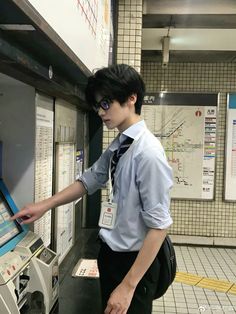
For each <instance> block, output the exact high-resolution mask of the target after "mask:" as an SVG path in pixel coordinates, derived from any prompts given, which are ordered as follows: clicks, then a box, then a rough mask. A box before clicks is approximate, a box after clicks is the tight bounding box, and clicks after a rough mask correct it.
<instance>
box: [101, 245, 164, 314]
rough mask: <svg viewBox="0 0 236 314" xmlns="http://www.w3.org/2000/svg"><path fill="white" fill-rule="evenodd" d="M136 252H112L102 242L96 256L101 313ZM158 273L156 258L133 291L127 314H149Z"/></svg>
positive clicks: (133, 259)
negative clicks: (101, 305)
mask: <svg viewBox="0 0 236 314" xmlns="http://www.w3.org/2000/svg"><path fill="white" fill-rule="evenodd" d="M137 255H138V252H114V251H112V250H111V249H110V247H109V246H108V245H107V244H105V243H104V242H102V243H101V248H100V252H99V255H98V268H99V273H100V284H101V295H102V304H103V312H104V310H105V308H106V305H107V301H108V299H109V297H110V294H111V293H112V291H113V290H114V289H115V288H116V287H117V286H118V285H119V284H120V283H121V281H122V279H123V278H124V277H125V275H126V274H127V272H128V271H129V269H130V268H131V266H132V264H133V263H134V261H135V259H136V257H137ZM159 273H160V264H159V261H158V259H157V258H155V260H154V261H153V263H152V265H151V266H150V268H149V269H148V270H147V272H146V273H145V275H144V276H143V278H142V279H141V281H140V282H139V284H138V285H137V287H136V289H135V293H134V296H133V299H132V301H131V304H130V307H129V310H128V312H127V313H128V314H151V313H152V301H153V295H154V292H155V289H156V286H157V281H158V278H159Z"/></svg>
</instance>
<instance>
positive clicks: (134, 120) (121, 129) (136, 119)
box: [118, 114, 141, 133]
mask: <svg viewBox="0 0 236 314" xmlns="http://www.w3.org/2000/svg"><path fill="white" fill-rule="evenodd" d="M139 121H141V117H140V115H138V114H134V115H132V116H131V117H130V119H129V120H127V121H126V122H125V123H123V124H122V125H121V126H119V127H118V131H119V132H120V133H123V132H124V131H125V130H127V129H128V128H129V127H131V125H133V124H136V123H137V122H139Z"/></svg>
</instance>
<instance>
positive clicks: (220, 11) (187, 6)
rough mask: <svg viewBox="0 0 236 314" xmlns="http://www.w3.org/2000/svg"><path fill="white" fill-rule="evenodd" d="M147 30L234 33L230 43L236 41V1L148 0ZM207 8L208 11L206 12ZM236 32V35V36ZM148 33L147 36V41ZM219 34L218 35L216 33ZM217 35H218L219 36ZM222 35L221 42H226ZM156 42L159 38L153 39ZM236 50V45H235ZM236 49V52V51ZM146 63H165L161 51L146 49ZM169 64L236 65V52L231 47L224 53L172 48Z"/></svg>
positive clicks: (145, 15) (145, 16) (223, 48)
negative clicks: (230, 63)
mask: <svg viewBox="0 0 236 314" xmlns="http://www.w3.org/2000/svg"><path fill="white" fill-rule="evenodd" d="M144 8H146V9H144V14H143V25H142V27H143V30H148V29H157V30H159V31H160V29H165V30H166V32H167V30H168V29H169V30H170V37H171V31H172V30H173V29H182V30H183V32H184V30H187V31H189V30H191V29H199V30H201V32H202V31H203V30H204V31H206V32H207V31H208V30H209V29H211V30H216V31H217V30H232V36H231V37H230V38H229V41H232V40H234V41H235V38H236V0H222V1H219V0H214V1H213V0H205V1H203V0H197V1H196V0H188V1H184V0H175V1H173V0H144ZM203 9H205V12H204V13H203V11H204V10H203ZM234 31H235V33H234ZM145 34H146V33H145V32H144V34H143V39H144V36H146V35H145ZM216 34H217V33H216ZM216 36H217V35H216ZM222 39H223V38H221V37H220V35H218V38H217V39H216V40H218V42H219V43H220V42H223V41H222ZM224 39H225V38H224ZM149 40H150V41H151V40H152V41H153V42H155V40H157V39H156V38H149ZM235 47H236V45H235ZM235 50H236V49H235ZM142 60H150V61H160V62H161V61H162V50H161V49H155V47H154V48H151V49H142ZM169 62H236V51H232V49H229V48H228V47H227V46H225V47H221V49H220V50H210V49H204V47H200V46H199V49H197V50H191V49H189V50H185V49H182V50H181V49H180V50H176V49H173V50H172V49H171V45H170V54H169Z"/></svg>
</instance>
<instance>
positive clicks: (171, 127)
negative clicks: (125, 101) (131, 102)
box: [142, 92, 218, 200]
mask: <svg viewBox="0 0 236 314" xmlns="http://www.w3.org/2000/svg"><path fill="white" fill-rule="evenodd" d="M217 104H218V94H196V93H195V94H193V93H183V94H182V93H164V92H162V93H147V94H146V95H145V97H144V106H143V109H142V116H143V118H144V120H145V122H146V124H147V127H148V128H149V130H150V131H151V132H152V133H153V134H154V135H155V136H156V137H157V138H158V139H159V140H160V141H161V143H162V145H163V147H164V149H165V152H166V156H167V159H168V162H169V164H170V166H171V167H172V169H173V175H174V186H173V188H172V192H171V197H172V198H176V199H197V200H201V199H202V200H204V199H205V200H212V199H213V198H214V186H215V155H216V125H217Z"/></svg>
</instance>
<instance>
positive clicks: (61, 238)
mask: <svg viewBox="0 0 236 314" xmlns="http://www.w3.org/2000/svg"><path fill="white" fill-rule="evenodd" d="M56 165H57V166H56V178H57V182H56V192H58V191H61V190H63V189H64V188H66V187H67V186H69V185H70V184H71V183H73V182H74V180H75V145H74V144H70V143H68V144H67V143H64V144H62V143H60V144H57V145H56ZM73 233H74V203H69V204H65V205H63V206H59V207H58V208H57V209H56V252H57V253H58V254H59V262H61V261H62V260H63V258H64V257H65V256H66V254H67V253H68V252H69V250H70V249H71V247H72V245H73Z"/></svg>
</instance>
